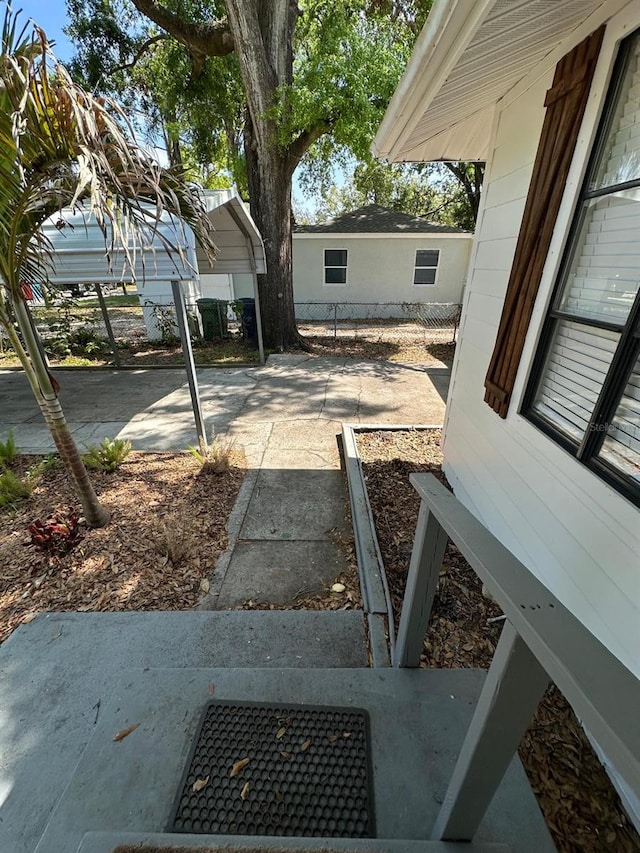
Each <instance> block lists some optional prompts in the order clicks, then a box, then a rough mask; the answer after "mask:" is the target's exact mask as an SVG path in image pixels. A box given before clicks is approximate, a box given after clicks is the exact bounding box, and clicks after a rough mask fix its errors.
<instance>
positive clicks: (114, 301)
mask: <svg viewBox="0 0 640 853" xmlns="http://www.w3.org/2000/svg"><path fill="white" fill-rule="evenodd" d="M104 302H105V305H106V306H107V307H108V308H111V307H113V308H138V307H139V306H140V300H139V299H138V297H137V295H136V296H130V295H129V294H127V296H125V295H124V294H122V293H121V294H120V296H105V297H104ZM78 307H79V308H99V307H100V303H99V302H98V297H97V296H96V298H95V299H93V298H91V299H81V300H80V301H79V302H78Z"/></svg>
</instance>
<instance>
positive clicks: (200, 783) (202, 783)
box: [191, 776, 209, 793]
mask: <svg viewBox="0 0 640 853" xmlns="http://www.w3.org/2000/svg"><path fill="white" fill-rule="evenodd" d="M208 784H209V777H208V776H205V777H204V779H196V781H195V782H194V783H193V785H192V786H191V790H192V791H195V792H196V793H197V792H198V791H201V790H202V789H203V788H206V787H207V785H208Z"/></svg>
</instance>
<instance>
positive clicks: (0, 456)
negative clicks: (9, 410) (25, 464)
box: [0, 429, 18, 466]
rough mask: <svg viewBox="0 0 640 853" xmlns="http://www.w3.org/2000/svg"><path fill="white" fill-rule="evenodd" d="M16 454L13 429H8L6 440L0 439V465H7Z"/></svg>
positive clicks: (16, 447)
mask: <svg viewBox="0 0 640 853" xmlns="http://www.w3.org/2000/svg"><path fill="white" fill-rule="evenodd" d="M17 455H18V445H17V444H16V440H15V438H14V437H13V430H11V429H10V430H9V434H8V435H7V439H6V441H0V466H2V465H7V464H8V463H9V462H13V460H14V459H15V458H16V456H17Z"/></svg>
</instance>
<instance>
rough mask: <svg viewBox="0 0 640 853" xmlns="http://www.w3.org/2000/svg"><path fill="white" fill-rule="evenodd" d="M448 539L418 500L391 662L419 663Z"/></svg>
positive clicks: (398, 663)
mask: <svg viewBox="0 0 640 853" xmlns="http://www.w3.org/2000/svg"><path fill="white" fill-rule="evenodd" d="M447 539H448V537H447V533H446V531H445V530H444V529H443V527H442V526H441V524H440V522H439V521H438V520H437V518H436V517H435V516H434V515H433V514H432V513H431V512H430V511H429V508H428V507H427V505H426V503H425V502H424V501H421V502H420V512H419V514H418V523H417V525H416V533H415V537H414V540H413V550H412V552H411V562H410V564H409V573H408V575H407V585H406V589H405V594H404V600H403V603H402V614H401V616H400V625H399V627H398V637H397V640H396V647H395V653H394V656H393V665H394V666H398V667H404V666H407V667H416V666H420V655H421V653H422V646H423V643H424V637H425V634H426V633H427V627H428V625H429V618H430V616H431V608H432V607H433V599H434V597H435V594H436V589H437V588H438V576H439V575H440V568H441V567H442V561H443V559H444V552H445V548H446V547H447Z"/></svg>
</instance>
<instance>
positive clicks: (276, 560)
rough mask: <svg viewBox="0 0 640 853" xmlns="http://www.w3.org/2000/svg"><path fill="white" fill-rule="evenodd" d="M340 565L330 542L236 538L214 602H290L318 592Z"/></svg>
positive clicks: (220, 604)
mask: <svg viewBox="0 0 640 853" xmlns="http://www.w3.org/2000/svg"><path fill="white" fill-rule="evenodd" d="M343 568H344V556H343V555H342V553H341V552H340V550H339V549H338V548H337V546H336V545H334V544H333V543H331V542H304V541H293V542H269V541H264V540H257V541H250V542H246V541H239V542H237V543H236V546H235V548H234V549H233V554H232V556H231V560H230V563H229V567H228V570H227V573H226V575H225V578H224V581H223V582H222V585H221V587H220V592H219V595H218V598H217V601H216V602H215V605H214V606H216V607H219V608H221V609H222V608H228V607H236V606H237V605H238V604H242V603H243V602H244V601H247V600H248V599H252V600H253V601H260V602H264V601H268V602H269V603H271V604H290V603H293V602H295V601H296V599H297V598H299V597H300V596H304V595H313V594H315V593H318V592H321V590H322V589H323V588H325V587H326V586H327V584H328V583H330V582H331V581H332V580H333V579H334V578H335V577H337V575H339V574H340V572H341V571H342V570H343Z"/></svg>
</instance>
